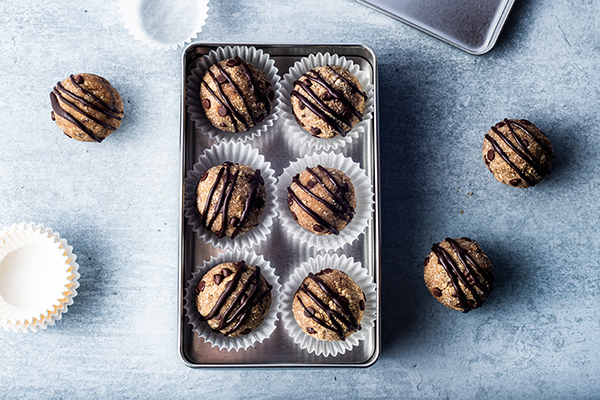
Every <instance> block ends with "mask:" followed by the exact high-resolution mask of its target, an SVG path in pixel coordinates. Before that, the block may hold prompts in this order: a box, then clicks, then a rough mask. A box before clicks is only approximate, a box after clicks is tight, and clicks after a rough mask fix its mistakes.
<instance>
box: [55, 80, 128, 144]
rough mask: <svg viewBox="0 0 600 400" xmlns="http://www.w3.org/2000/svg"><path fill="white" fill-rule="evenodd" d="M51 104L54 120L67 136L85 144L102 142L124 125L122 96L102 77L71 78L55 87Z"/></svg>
mask: <svg viewBox="0 0 600 400" xmlns="http://www.w3.org/2000/svg"><path fill="white" fill-rule="evenodd" d="M50 102H51V103H52V110H53V111H52V113H51V117H52V120H53V121H55V122H56V125H58V127H59V128H60V129H61V130H62V131H63V132H64V133H65V134H66V135H67V136H69V137H71V138H73V139H76V140H79V141H81V142H101V141H103V140H104V139H106V137H107V136H108V135H110V134H111V133H113V132H114V131H115V130H117V128H118V127H119V126H121V118H123V101H122V100H121V96H119V93H118V92H117V91H116V90H115V88H113V87H112V86H111V84H110V83H109V82H108V81H107V80H106V79H104V78H102V77H100V76H98V75H94V74H77V75H70V76H69V77H68V78H67V79H65V80H64V81H62V82H58V83H57V84H56V86H54V89H53V90H52V92H51V93H50Z"/></svg>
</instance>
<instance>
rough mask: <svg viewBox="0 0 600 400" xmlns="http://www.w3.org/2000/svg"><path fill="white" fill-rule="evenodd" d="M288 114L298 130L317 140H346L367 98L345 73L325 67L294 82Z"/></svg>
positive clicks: (334, 67)
mask: <svg viewBox="0 0 600 400" xmlns="http://www.w3.org/2000/svg"><path fill="white" fill-rule="evenodd" d="M291 96H292V98H291V102H292V110H293V112H294V116H295V117H296V121H298V124H300V126H301V127H302V128H303V129H304V130H306V131H308V132H310V134H311V135H313V136H316V137H320V138H332V137H335V136H338V135H340V136H346V134H347V133H348V132H349V131H350V129H352V128H353V127H354V126H355V125H356V124H357V123H359V122H360V121H362V119H363V113H364V112H365V107H366V102H367V95H366V94H365V93H364V92H363V90H362V86H361V85H360V82H359V81H358V79H356V77H355V76H354V75H352V74H351V73H350V72H349V71H348V70H347V69H345V68H342V67H339V66H337V65H326V66H322V67H317V68H314V69H311V70H310V71H308V72H307V73H305V74H304V75H302V76H301V77H300V79H298V80H297V81H296V82H294V90H293V91H292V93H291Z"/></svg>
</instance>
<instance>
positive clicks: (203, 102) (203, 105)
mask: <svg viewBox="0 0 600 400" xmlns="http://www.w3.org/2000/svg"><path fill="white" fill-rule="evenodd" d="M202 107H204V108H206V109H207V110H208V109H209V108H210V100H209V99H204V100H202Z"/></svg>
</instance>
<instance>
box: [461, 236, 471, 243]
mask: <svg viewBox="0 0 600 400" xmlns="http://www.w3.org/2000/svg"><path fill="white" fill-rule="evenodd" d="M461 239H462V240H464V241H465V242H472V241H473V239H469V238H468V237H464V236H463V237H461Z"/></svg>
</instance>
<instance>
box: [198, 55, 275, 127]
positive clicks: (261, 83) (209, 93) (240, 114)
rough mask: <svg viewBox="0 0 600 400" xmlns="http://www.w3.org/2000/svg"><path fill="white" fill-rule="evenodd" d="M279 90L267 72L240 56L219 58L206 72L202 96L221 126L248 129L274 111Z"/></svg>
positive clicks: (207, 110)
mask: <svg viewBox="0 0 600 400" xmlns="http://www.w3.org/2000/svg"><path fill="white" fill-rule="evenodd" d="M274 97H275V93H274V92H273V88H272V86H271V83H270V82H269V81H268V80H267V78H266V77H265V74H264V73H263V72H262V71H261V70H259V69H258V68H256V67H255V66H254V65H252V64H250V63H247V62H246V61H244V60H242V59H241V58H239V57H235V58H230V59H228V60H223V61H219V62H218V63H216V64H214V65H212V66H211V67H210V68H209V69H208V71H206V73H205V74H204V77H203V78H202V82H201V83H200V100H201V102H202V107H203V108H204V112H205V113H206V117H207V118H208V120H209V121H210V123H211V124H213V126H214V127H215V128H217V129H220V130H222V131H226V132H236V133H237V132H245V131H247V130H248V129H250V128H251V127H253V126H254V125H256V124H258V123H260V122H262V121H263V120H264V119H265V117H266V116H267V115H269V114H270V112H271V106H272V104H273V99H274Z"/></svg>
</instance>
